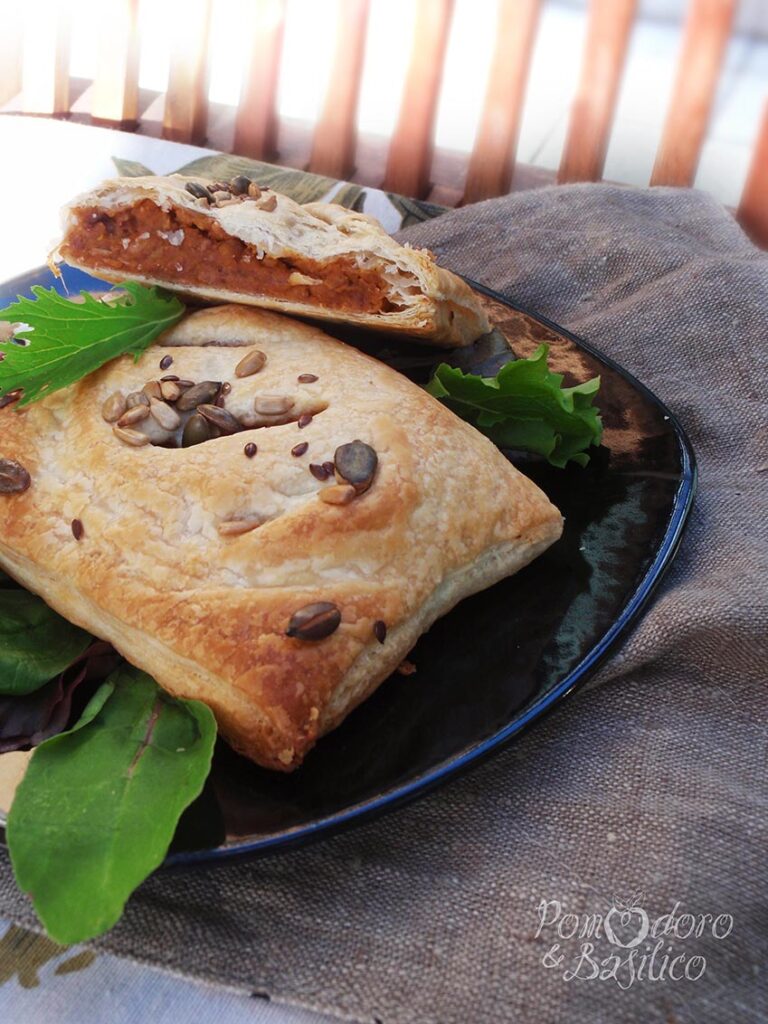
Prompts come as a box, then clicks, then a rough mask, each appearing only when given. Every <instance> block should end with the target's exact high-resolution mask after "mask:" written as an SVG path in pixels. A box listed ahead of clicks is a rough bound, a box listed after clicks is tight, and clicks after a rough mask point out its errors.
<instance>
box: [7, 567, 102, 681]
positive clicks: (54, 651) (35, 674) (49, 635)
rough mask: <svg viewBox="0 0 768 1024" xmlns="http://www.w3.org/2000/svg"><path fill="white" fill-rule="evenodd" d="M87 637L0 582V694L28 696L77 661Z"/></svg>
mask: <svg viewBox="0 0 768 1024" xmlns="http://www.w3.org/2000/svg"><path fill="white" fill-rule="evenodd" d="M90 643H91V638H90V636H89V635H88V634H87V633H86V632H85V631H84V630H82V629H78V628H77V626H73V625H72V624H71V623H70V622H67V620H66V619H63V618H62V617H61V616H60V615H57V614H56V612H54V611H51V609H50V608H49V607H48V605H47V604H45V602H44V601H41V600H40V598H39V597H35V595H34V594H29V593H27V591H26V590H14V589H12V588H10V587H8V588H7V589H6V588H5V587H4V583H3V580H2V579H0V694H3V695H6V696H21V695H23V694H27V693H32V691H33V690H37V689H39V687H41V686H43V685H44V684H45V683H47V682H49V681H50V680H51V679H53V678H54V676H57V675H59V673H60V672H63V671H64V669H65V668H68V666H69V665H71V664H72V662H73V661H74V660H75V658H77V657H79V656H80V655H81V654H82V653H83V651H84V650H85V649H86V647H87V646H88V644H90Z"/></svg>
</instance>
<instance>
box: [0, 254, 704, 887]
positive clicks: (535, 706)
mask: <svg viewBox="0 0 768 1024" xmlns="http://www.w3.org/2000/svg"><path fill="white" fill-rule="evenodd" d="M46 273H50V270H49V268H48V267H46V266H45V265H42V266H40V267H37V268H34V269H32V270H29V271H27V272H25V273H23V274H18V275H17V276H16V277H13V278H10V279H8V280H7V281H4V282H2V283H0V287H2V288H8V287H9V286H10V287H13V286H14V285H15V284H16V282H18V283H19V286H21V287H22V288H24V290H26V291H28V290H29V287H30V285H29V284H26V286H24V285H22V282H29V279H30V278H31V277H33V276H34V277H39V276H41V275H42V276H44V275H45V274H46ZM79 273H81V274H82V273H83V272H82V271H80V272H79ZM86 276H92V275H86ZM459 276H461V277H463V280H465V281H466V282H467V284H468V285H469V286H470V287H471V288H472V289H474V290H475V291H477V292H479V293H480V294H482V295H485V296H487V297H488V298H490V299H492V300H494V301H496V302H499V303H501V304H502V305H503V306H506V307H507V308H508V309H512V310H514V311H515V312H518V313H522V314H524V315H525V316H528V317H530V318H531V319H533V320H535V321H537V322H538V323H540V324H541V325H542V326H544V327H546V328H548V329H550V330H552V331H553V332H554V333H556V334H559V335H560V336H562V337H564V338H566V339H568V340H569V341H570V342H572V343H573V344H574V345H576V346H577V347H578V348H580V349H582V350H584V351H586V352H588V353H589V354H591V355H593V356H595V357H596V358H598V359H599V360H600V361H602V362H603V363H605V364H607V365H608V366H609V367H611V369H613V370H615V371H616V372H617V373H619V374H620V375H621V376H622V377H624V379H625V380H627V381H628V382H629V383H630V384H631V385H632V386H633V387H634V388H635V389H636V390H637V391H639V392H640V393H641V394H642V395H643V396H644V397H645V399H646V400H648V401H650V402H651V403H652V404H653V405H655V406H656V407H657V408H658V410H659V411H660V412H661V414H662V416H663V417H664V418H665V420H666V421H667V422H668V423H669V425H670V428H671V429H672V431H673V433H674V435H675V440H676V442H677V448H678V456H679V458H680V466H681V471H680V481H679V483H678V486H677V489H676V491H675V496H674V500H673V502H672V510H671V513H670V516H669V521H668V523H667V528H666V530H665V532H664V537H663V538H662V541H661V543H660V544H659V546H658V548H657V550H656V554H655V556H654V559H653V561H652V562H651V564H650V565H649V567H648V569H647V570H646V572H645V574H644V576H643V578H642V579H641V580H640V582H639V583H638V585H637V587H636V588H635V590H634V591H633V593H632V595H631V596H630V598H629V600H628V601H627V602H626V604H625V605H624V607H623V608H622V609H621V611H620V612H619V614H618V616H617V617H616V619H615V620H614V621H613V622H612V623H611V625H610V626H609V627H608V629H606V631H605V632H604V633H603V635H602V636H601V637H600V638H599V639H598V640H597V641H596V642H595V643H594V644H593V645H592V646H591V647H590V649H589V650H588V651H587V652H586V654H585V655H584V657H583V658H582V659H581V660H580V661H579V662H578V664H577V665H575V666H574V667H573V668H572V669H571V671H570V672H569V673H568V674H567V675H566V676H564V677H563V679H561V680H560V681H559V682H558V683H557V684H556V685H555V686H553V687H552V689H550V690H548V691H547V693H545V694H543V695H541V696H540V697H539V698H538V699H537V700H535V701H533V702H532V703H531V704H530V706H529V707H527V708H526V709H525V711H524V712H523V713H522V714H521V715H519V716H518V717H516V718H515V720H514V721H512V722H508V723H507V724H506V725H505V726H503V727H502V728H501V729H497V730H496V732H495V733H493V734H492V735H491V736H488V737H486V738H485V739H484V740H480V741H478V742H477V743H475V744H473V745H472V746H471V747H469V748H468V749H467V750H465V751H463V752H462V753H461V754H458V755H456V756H454V757H451V758H449V759H447V760H445V761H442V762H441V763H440V764H438V765H437V766H435V767H433V768H431V769H429V770H427V771H424V772H421V773H420V774H419V775H417V776H415V777H414V778H412V779H409V780H408V781H407V782H404V783H402V784H400V785H398V786H395V787H394V788H392V789H388V790H386V791H385V792H384V793H380V794H377V795H376V796H375V797H371V798H369V799H366V800H361V801H359V802H357V803H355V804H351V805H348V806H347V807H344V808H342V809H340V810H338V811H335V812H333V813H332V814H327V815H325V816H324V817H321V818H318V819H316V820H314V821H311V822H307V823H305V824H302V825H293V826H290V827H288V828H285V829H282V830H280V831H278V832H273V833H271V834H270V835H267V836H261V837H257V838H253V837H250V838H243V839H240V840H236V841H234V842H230V843H225V844H223V845H221V846H216V847H206V848H204V849H199V850H184V851H177V852H175V853H169V854H168V855H167V857H166V858H165V860H164V861H163V863H162V865H161V866H160V868H159V869H158V870H172V869H177V868H183V867H189V866H194V865H197V864H203V863H208V864H216V863H219V862H221V861H226V860H230V859H231V858H233V857H243V856H248V855H249V856H259V855H262V856H263V855H267V854H270V853H274V852H277V851H278V850H281V849H290V848H292V847H295V846H297V845H299V844H303V843H305V842H309V841H311V840H313V839H318V838H321V837H325V836H330V835H333V834H335V833H337V832H339V831H341V830H342V829H345V828H348V827H351V826H353V825H357V824H362V823H363V822H365V821H368V820H370V819H371V818H373V817H375V816H376V815H378V814H382V813H383V812H384V811H387V810H394V809H396V808H398V807H401V806H403V804H405V803H407V802H409V801H411V800H414V799H416V798H417V797H419V796H423V795H426V793H427V792H429V791H430V790H432V789H434V788H436V787H437V786H439V785H442V784H443V783H445V782H448V781H449V780H450V779H452V778H453V777H455V776H457V775H459V774H460V773H462V772H464V771H467V770H468V769H470V768H474V767H476V766H478V765H480V764H481V763H482V762H483V761H485V760H486V759H487V758H489V757H490V756H492V755H493V754H496V753H499V752H500V751H501V750H503V749H504V748H505V747H506V746H507V745H508V744H509V743H510V742H511V741H512V740H513V739H514V738H515V737H516V736H517V735H518V734H519V733H521V732H522V731H523V730H524V729H526V728H527V727H528V726H530V725H531V724H532V723H533V722H535V721H536V720H538V719H539V718H541V717H543V716H544V715H545V714H548V713H549V712H550V711H552V710H553V709H554V708H555V707H557V706H559V705H560V704H561V703H562V702H563V701H564V700H565V699H566V697H569V696H570V695H571V694H573V693H575V692H576V690H577V689H578V688H580V687H581V686H583V685H584V684H585V683H586V682H587V681H588V680H589V679H590V678H591V676H592V675H593V674H594V672H595V671H596V670H597V668H598V666H599V665H600V664H601V663H602V661H603V660H604V659H605V658H606V657H607V655H608V654H609V653H610V652H611V651H612V650H613V649H614V648H615V647H616V645H617V644H618V642H619V641H620V640H621V638H622V637H623V636H624V635H625V634H626V632H627V630H628V629H629V628H630V627H631V626H632V625H634V624H635V623H636V622H637V621H638V620H639V618H640V616H641V615H642V613H643V611H644V609H645V608H646V607H647V605H648V602H649V601H650V599H651V597H652V596H653V594H654V592H655V590H656V588H657V587H658V585H659V584H660V582H661V581H662V579H663V578H664V576H665V574H666V572H667V570H668V569H669V567H670V565H671V564H672V561H673V559H674V557H675V555H676V554H677V550H678V548H679V546H680V541H681V539H682V536H683V531H684V528H685V525H686V523H687V521H688V518H689V515H690V512H691V509H692V507H693V502H694V498H695V495H696V487H697V468H696V456H695V453H694V450H693V445H692V444H691V441H690V438H689V437H688V435H687V433H686V431H685V429H684V428H683V426H682V424H681V423H680V421H679V419H678V418H677V416H676V415H675V414H674V413H673V412H672V410H671V409H669V407H668V406H667V405H666V403H665V402H663V401H662V399H660V398H659V397H658V395H656V394H655V393H654V392H653V391H652V390H651V389H650V388H649V387H648V386H647V385H645V384H643V382H642V381H640V380H638V379H637V377H635V376H634V374H632V373H631V372H630V371H629V370H627V369H625V367H623V366H622V365H621V364H620V363H618V362H617V361H616V360H615V359H612V358H611V357H610V356H608V355H605V354H604V353H603V352H601V351H600V350H599V349H598V348H596V347H595V346H594V345H592V344H590V343H589V342H587V341H585V340H584V339H583V338H581V337H579V336H578V335H577V334H574V333H573V332H572V331H569V330H567V329H566V328H564V327H561V326H560V324H558V323H556V322H555V321H554V320H551V319H549V318H548V317H546V316H543V315H542V314H540V313H537V312H534V311H533V310H531V309H529V308H528V307H527V306H525V305H523V304H521V303H518V302H515V301H514V300H511V299H509V298H507V296H505V295H504V294H502V293H501V292H499V291H496V290H495V289H493V288H489V287H487V286H486V285H483V284H480V283H479V282H477V281H473V280H472V279H471V278H468V277H465V276H464V275H459ZM95 280H98V278H95ZM31 283H32V284H37V283H39V280H37V281H32V282H31ZM331 329H332V328H331ZM0 825H2V822H0ZM2 832H3V830H2V829H0V833H2ZM4 838H5V837H4V835H2V839H3V840H4Z"/></svg>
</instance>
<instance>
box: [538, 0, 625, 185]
mask: <svg viewBox="0 0 768 1024" xmlns="http://www.w3.org/2000/svg"><path fill="white" fill-rule="evenodd" d="M636 7H637V0H592V2H591V4H590V8H589V21H588V24H587V40H586V45H585V47H584V56H583V59H582V65H581V74H580V77H579V84H578V87H577V90H576V96H575V98H574V101H573V105H572V107H571V116H570V120H569V122H568V133H567V136H566V140H565V146H564V147H563V155H562V158H561V160H560V169H559V171H558V174H557V180H558V182H568V181H599V180H600V179H601V178H602V176H603V166H604V165H605V154H606V152H607V150H608V141H609V138H610V134H611V125H612V124H613V116H614V113H615V110H616V100H617V98H618V94H619V86H620V84H621V74H622V71H623V70H624V62H625V59H626V55H627V47H628V45H629V37H630V33H631V31H632V23H633V21H634V16H635V9H636Z"/></svg>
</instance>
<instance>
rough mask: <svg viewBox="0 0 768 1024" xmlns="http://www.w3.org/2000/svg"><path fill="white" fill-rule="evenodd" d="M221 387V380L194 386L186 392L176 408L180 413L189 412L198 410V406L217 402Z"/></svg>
mask: <svg viewBox="0 0 768 1024" xmlns="http://www.w3.org/2000/svg"><path fill="white" fill-rule="evenodd" d="M220 387H221V381H220V380H204V381H201V382H200V383H199V384H195V385H193V386H192V387H191V388H189V389H188V390H187V391H185V392H184V394H183V395H182V396H181V398H180V399H179V400H178V402H177V403H176V408H177V409H178V410H179V411H180V412H189V411H190V410H191V409H195V408H197V406H198V405H206V404H208V403H209V402H215V401H216V396H217V395H218V393H219V388H220Z"/></svg>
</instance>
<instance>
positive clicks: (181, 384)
mask: <svg viewBox="0 0 768 1024" xmlns="http://www.w3.org/2000/svg"><path fill="white" fill-rule="evenodd" d="M175 384H176V387H177V388H181V390H182V391H186V390H187V388H193V387H194V386H195V382H194V381H193V380H180V379H179V378H178V377H176V379H175Z"/></svg>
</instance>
